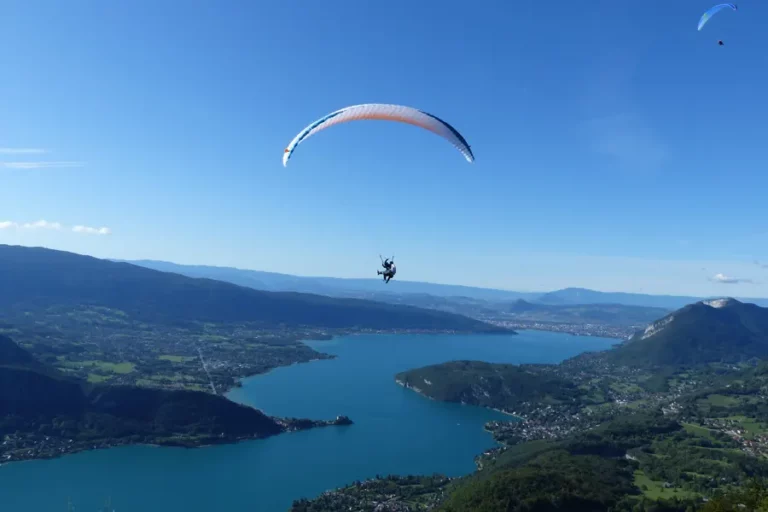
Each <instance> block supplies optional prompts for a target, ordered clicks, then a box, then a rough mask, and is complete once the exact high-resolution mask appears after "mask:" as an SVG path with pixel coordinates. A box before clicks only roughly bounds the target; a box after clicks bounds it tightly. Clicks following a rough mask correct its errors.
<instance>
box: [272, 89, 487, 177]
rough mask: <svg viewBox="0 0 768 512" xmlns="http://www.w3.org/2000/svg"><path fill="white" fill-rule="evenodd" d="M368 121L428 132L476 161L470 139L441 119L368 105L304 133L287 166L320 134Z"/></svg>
mask: <svg viewBox="0 0 768 512" xmlns="http://www.w3.org/2000/svg"><path fill="white" fill-rule="evenodd" d="M364 119H379V120H384V121H397V122H400V123H407V124H412V125H415V126H418V127H420V128H424V129H425V130H429V131H431V132H432V133H435V134H437V135H439V136H441V137H443V138H444V139H446V140H447V141H448V142H450V143H451V144H453V145H454V146H455V147H456V149H458V150H459V151H461V154H463V155H464V158H466V159H467V161H468V162H473V161H474V160H475V156H474V155H473V154H472V150H471V149H470V147H469V144H468V143H467V141H466V139H465V138H464V137H463V136H462V135H461V134H460V133H459V132H458V131H457V130H456V128H454V127H453V126H451V125H450V124H448V123H446V122H445V121H443V120H442V119H440V118H439V117H437V116H433V115H432V114H428V113H427V112H424V111H422V110H418V109H415V108H412V107H406V106H404V105H386V104H383V103H368V104H364V105H353V106H351V107H346V108H343V109H341V110H337V111H336V112H331V113H330V114H328V115H326V116H324V117H321V118H320V119H318V120H317V121H315V122H314V123H312V124H310V125H309V126H307V127H306V128H304V129H303V130H301V131H300V132H299V134H298V135H296V137H294V139H293V140H292V141H291V143H290V144H288V147H287V148H285V151H284V152H283V166H284V167H287V166H288V159H289V158H291V155H292V154H293V152H294V151H295V150H296V147H297V146H298V145H299V144H301V143H302V142H303V141H305V140H306V139H308V138H309V137H311V136H312V135H314V134H316V133H317V132H319V131H321V130H324V129H326V128H329V127H331V126H334V125H337V124H340V123H346V122H348V121H357V120H364Z"/></svg>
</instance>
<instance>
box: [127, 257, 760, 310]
mask: <svg viewBox="0 0 768 512" xmlns="http://www.w3.org/2000/svg"><path fill="white" fill-rule="evenodd" d="M113 261H121V262H127V263H132V264H135V265H139V266H144V267H146V268H153V269H156V270H163V271H166V272H175V273H181V274H184V275H189V276H191V277H209V278H214V279H220V280H225V281H229V282H236V283H237V284H241V285H242V286H249V287H253V288H256V289H264V290H267V291H299V292H301V291H306V290H314V292H312V293H320V294H322V295H329V296H343V297H348V296H350V294H353V293H357V294H360V293H370V294H372V295H371V296H373V297H375V296H376V295H377V294H380V293H394V294H427V295H431V296H435V297H467V298H473V299H482V300H493V301H515V300H518V299H523V300H525V301H528V302H538V303H543V304H550V305H565V304H570V305H576V304H621V305H625V306H643V307H659V308H665V309H677V308H680V307H682V306H684V305H686V304H691V303H694V302H698V301H701V300H705V299H707V298H712V297H696V296H686V295H655V294H643V293H631V292H605V291H597V290H591V289H588V288H577V287H567V288H562V289H559V290H554V291H549V292H521V291H515V290H502V289H495V288H483V287H474V286H464V285H450V284H438V283H428V282H420V281H403V280H400V279H397V280H393V281H392V282H391V283H390V284H389V285H388V288H387V289H386V292H383V291H382V289H381V286H380V284H381V283H380V280H378V279H374V278H371V279H367V278H337V277H322V276H319V277H308V276H295V275H291V274H283V273H278V272H266V271H261V270H249V269H239V268H235V267H223V266H213V265H183V264H178V263H171V262H167V261H161V260H113ZM214 276H216V277H214ZM738 299H739V300H740V301H742V302H750V303H754V304H758V305H763V306H768V298H760V297H757V298H746V297H739V298H738Z"/></svg>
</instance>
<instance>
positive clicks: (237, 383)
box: [0, 329, 518, 466]
mask: <svg viewBox="0 0 768 512" xmlns="http://www.w3.org/2000/svg"><path fill="white" fill-rule="evenodd" d="M407 334H422V335H423V334H430V335H457V334H458V335H465V334H475V335H516V334H518V333H517V332H515V331H511V330H510V332H475V331H454V330H428V331H426V330H421V329H419V330H404V331H401V330H387V331H372V332H365V331H362V332H361V331H357V332H337V333H334V334H328V335H326V336H324V337H323V338H322V339H317V338H307V339H302V340H298V341H299V342H301V343H304V344H307V342H310V343H311V342H325V341H333V340H336V339H338V338H341V337H351V336H364V335H368V336H374V335H375V336H378V335H407ZM307 346H309V345H308V344H307ZM310 348H312V347H311V346H310ZM318 353H319V354H321V355H322V356H323V357H315V358H313V359H310V360H307V361H295V362H292V363H290V364H287V365H280V366H275V367H273V368H270V369H268V370H267V371H264V372H259V373H253V374H249V375H243V376H241V377H237V378H236V379H235V380H234V382H233V383H232V384H231V385H229V386H226V387H225V388H220V389H219V392H218V393H217V395H218V396H220V397H221V398H224V399H226V400H229V401H231V402H233V403H237V404H240V405H242V406H246V407H250V408H252V409H255V410H257V411H259V412H261V413H262V414H264V415H265V416H269V417H270V418H272V419H273V420H274V421H276V422H278V423H280V424H281V426H283V428H284V430H283V431H282V432H277V433H275V434H269V435H266V436H248V437H243V438H238V439H225V440H218V439H208V440H206V441H204V442H201V443H175V442H171V443H133V442H130V441H122V440H120V439H104V440H100V441H96V442H94V441H88V442H83V444H82V445H80V446H64V447H63V448H62V447H59V448H58V450H61V449H64V451H54V452H46V453H41V454H35V455H33V456H28V457H27V456H22V457H20V458H14V459H10V460H9V459H5V458H3V459H1V460H0V466H8V465H11V464H12V463H19V462H28V461H35V460H51V459H58V458H61V457H64V456H67V455H75V454H78V453H83V452H89V451H96V450H107V449H111V448H119V447H123V446H148V447H154V448H185V449H198V448H206V447H211V446H218V445H224V444H237V443H240V442H243V441H256V440H260V439H267V438H269V437H274V436H278V435H283V434H291V433H295V432H300V431H303V430H310V429H313V428H320V427H326V426H346V425H344V424H340V425H339V424H335V423H333V422H334V421H336V420H330V421H327V420H312V419H301V418H282V417H278V416H272V415H269V414H267V413H266V412H264V411H263V410H262V409H260V408H259V407H257V406H256V405H254V404H251V403H248V402H241V401H237V400H233V399H232V398H230V396H229V395H230V394H231V393H232V392H233V391H235V390H236V389H242V387H243V386H242V383H243V381H244V380H245V379H250V378H254V377H258V376H261V375H267V374H269V373H270V372H272V371H274V370H276V369H278V368H287V367H290V366H294V365H300V364H307V363H311V362H315V361H325V360H332V359H336V358H337V357H338V356H337V355H335V354H327V353H324V352H320V351H318ZM202 392H205V393H208V392H207V391H202ZM419 394H421V395H422V396H425V397H426V398H429V399H430V400H432V398H430V397H427V396H426V395H424V394H422V393H419ZM465 405H468V404H465ZM479 407H482V406H479ZM484 408H487V407H484ZM497 412H501V413H502V414H506V415H509V416H513V417H515V416H514V415H512V414H510V413H508V412H505V411H497ZM342 417H343V415H342ZM291 420H293V421H296V420H299V421H307V422H312V425H311V426H308V427H306V428H291V427H290V423H291ZM337 420H338V418H337ZM29 450H30V448H20V449H18V450H14V451H21V452H28V451H29ZM54 450H56V449H54Z"/></svg>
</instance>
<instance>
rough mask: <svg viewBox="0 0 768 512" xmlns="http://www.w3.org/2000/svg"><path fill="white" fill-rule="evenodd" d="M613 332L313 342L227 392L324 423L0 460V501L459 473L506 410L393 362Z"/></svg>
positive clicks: (170, 507)
mask: <svg viewBox="0 0 768 512" xmlns="http://www.w3.org/2000/svg"><path fill="white" fill-rule="evenodd" d="M613 343H616V341H615V340H609V339H605V338H594V337H579V336H570V335H565V334H560V333H551V332H539V331H522V332H521V333H520V334H519V335H518V336H505V335H467V336H448V335H407V336H394V335H378V336H374V335H371V336H350V337H345V338H339V339H335V340H331V341H320V342H312V343H310V344H311V345H312V346H313V347H314V348H316V349H317V350H320V351H323V352H327V353H331V354H335V355H337V356H338V357H337V358H336V359H333V360H326V361H314V362H311V363H308V364H301V365H294V366H291V367H287V368H278V369H276V370H274V371H272V372H270V373H268V374H266V375H260V376H256V377H251V378H249V379H246V380H245V381H244V384H243V387H242V388H240V389H235V390H233V391H232V392H231V393H230V398H232V399H233V400H237V401H241V402H244V403H249V404H251V405H254V406H255V407H258V408H260V409H262V410H263V411H264V412H266V413H267V414H273V415H278V416H294V417H306V418H313V419H332V418H334V417H335V416H336V415H339V414H344V415H347V416H349V417H350V418H351V419H352V420H353V421H354V422H355V424H354V425H352V426H350V427H326V428H321V429H314V430H309V431H305V432H298V433H293V434H284V435H280V436H276V437H272V438H269V439H264V440H258V441H248V442H243V443H239V444H235V445H224V446H215V447H208V448H201V449H193V450H188V449H182V448H155V447H147V446H131V447H120V448H114V449H109V450H98V451H92V452H84V453H79V454H74V455H69V456H66V457H63V458H60V459H53V460H41V461H29V462H21V463H13V464H8V465H5V466H3V467H0V509H2V510H8V511H9V512H10V511H13V512H16V511H25V512H55V511H57V510H62V511H65V510H66V509H67V498H68V497H71V499H72V503H73V504H74V505H75V507H76V510H77V511H78V512H82V511H88V512H96V511H97V510H100V507H101V506H102V505H103V504H104V500H105V499H106V498H107V497H109V496H111V498H112V504H113V507H114V508H115V509H116V511H117V512H129V511H130V512H167V511H174V512H176V511H179V512H181V511H184V512H210V511H217V512H218V511H222V512H223V511H225V510H252V511H259V512H271V511H285V510H287V509H288V508H289V507H290V504H291V503H292V501H293V500H294V499H298V498H301V497H313V496H316V495H317V494H319V493H321V492H323V491H325V490H327V489H331V488H334V487H339V486H342V485H345V484H347V483H349V482H352V481H354V480H362V479H365V478H368V477H372V476H375V475H376V474H377V473H378V474H382V475H384V474H389V473H397V474H429V473H434V472H439V473H443V474H447V475H451V476H458V475H462V474H466V473H469V472H471V471H473V470H474V468H475V466H474V463H473V458H474V456H475V455H477V454H479V453H481V452H482V451H484V450H486V449H488V448H491V447H493V446H495V444H494V442H493V440H492V438H491V436H490V435H489V434H488V433H487V432H485V431H484V430H483V428H482V427H483V424H484V423H485V422H487V421H489V420H493V419H499V418H507V419H508V418H509V417H508V416H504V415H502V414H500V413H497V412H494V411H489V410H485V409H481V408H477V407H471V406H462V405H458V404H446V403H439V402H434V401H431V400H428V399H426V398H424V397H421V396H419V395H417V394H416V393H414V392H412V391H408V390H406V389H404V388H402V387H401V386H398V385H397V384H395V381H394V375H395V374H396V373H398V372H400V371H403V370H407V369H411V368H416V367H419V366H424V365H428V364H435V363H441V362H445V361H450V360H456V359H472V360H481V361H489V362H509V363H533V362H538V363H555V362H559V361H561V360H563V359H566V358H568V357H571V356H573V355H576V354H578V353H580V352H584V351H589V350H602V349H606V348H608V347H610V346H611V345H612V344H613Z"/></svg>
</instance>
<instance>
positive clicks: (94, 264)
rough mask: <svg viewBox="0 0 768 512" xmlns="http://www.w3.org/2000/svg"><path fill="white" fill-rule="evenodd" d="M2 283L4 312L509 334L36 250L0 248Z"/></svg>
mask: <svg viewBox="0 0 768 512" xmlns="http://www.w3.org/2000/svg"><path fill="white" fill-rule="evenodd" d="M0 283H2V284H3V287H2V291H0V310H1V309H3V308H7V309H9V310H15V311H20V310H23V309H24V308H27V309H30V308H31V309H35V308H44V307H50V306H52V305H71V306H74V305H91V306H94V305H97V306H98V305H101V306H108V307H111V308H115V309H119V310H121V311H125V312H126V313H128V314H129V315H131V316H133V317H134V318H137V319H141V320H145V321H150V322H165V323H167V322H195V321H196V322H200V321H215V322H241V321H248V322H259V323H262V324H265V325H274V326H281V325H285V326H312V327H322V328H364V329H381V330H386V329H424V330H461V331H474V332H505V331H507V330H505V329H501V328H498V327H495V326H492V325H490V324H486V323H484V322H480V321H478V320H474V319H470V318H467V317H464V316H460V315H455V314H451V313H446V312H441V311H435V310H427V309H420V308H416V307H412V306H400V305H392V304H385V303H379V302H374V301H370V300H358V299H344V298H331V297H326V296H322V295H312V294H300V293H296V292H266V291H260V290H255V289H253V288H249V287H244V286H239V285H236V284H232V283H228V282H223V281H216V280H213V279H207V278H191V277H187V276H184V275H181V274H176V273H169V272H162V271H158V270H153V269H148V268H145V267H141V266H138V265H133V264H130V263H123V262H113V261H109V260H103V259H98V258H94V257H91V256H84V255H79V254H76V253H71V252H65V251H57V250H53V249H45V248H39V247H37V248H30V247H22V246H10V245H0ZM507 332H508V331H507Z"/></svg>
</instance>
